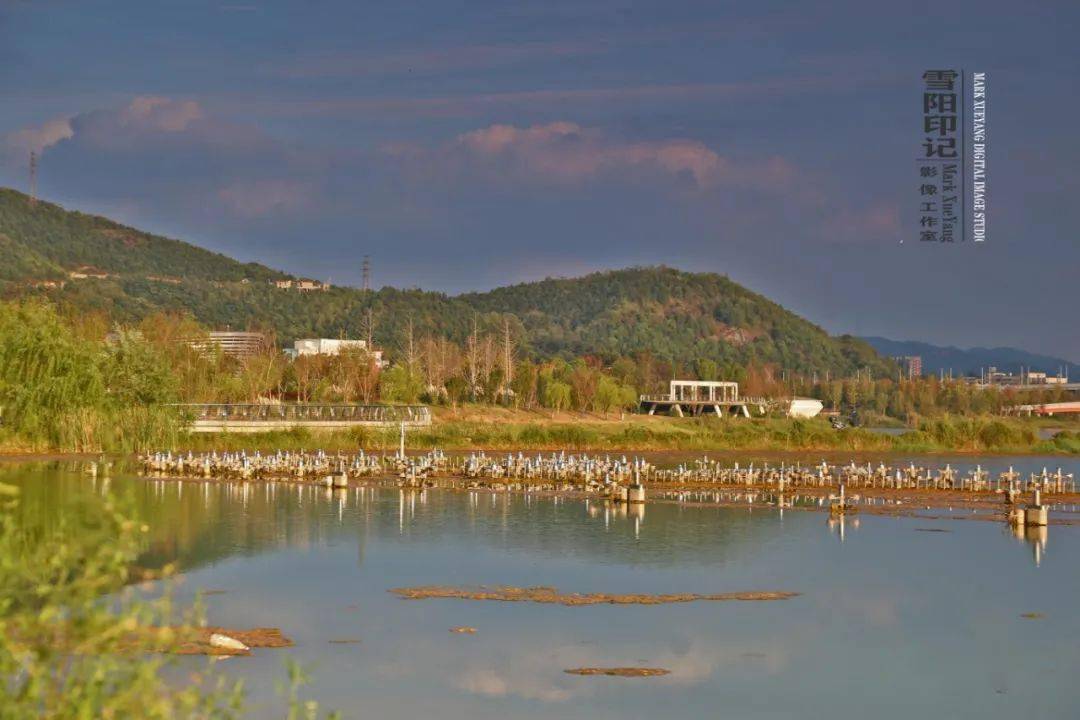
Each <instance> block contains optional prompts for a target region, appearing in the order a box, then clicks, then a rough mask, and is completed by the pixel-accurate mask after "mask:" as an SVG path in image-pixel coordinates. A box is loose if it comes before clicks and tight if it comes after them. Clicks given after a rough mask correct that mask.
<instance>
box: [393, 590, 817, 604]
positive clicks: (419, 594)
mask: <svg viewBox="0 0 1080 720" xmlns="http://www.w3.org/2000/svg"><path fill="white" fill-rule="evenodd" d="M390 592H392V593H394V594H395V595H397V596H398V597H400V598H402V599H404V600H426V599H431V598H436V599H444V600H446V599H449V600H493V601H498V602H535V603H547V604H556V605H569V606H576V605H664V604H668V603H685V602H699V601H707V602H722V601H726V600H744V601H749V600H762V601H764V600H789V599H791V598H793V597H796V596H798V595H799V593H797V592H787V591H775V590H754V591H749V592H730V593H716V594H700V593H668V594H660V595H648V594H642V593H625V594H612V593H561V592H559V591H558V590H557V589H556V588H552V587H542V586H541V587H529V588H520V587H511V586H499V587H493V588H488V587H484V586H481V587H476V588H456V587H447V586H441V585H426V586H421V587H411V588H393V589H391V590H390Z"/></svg>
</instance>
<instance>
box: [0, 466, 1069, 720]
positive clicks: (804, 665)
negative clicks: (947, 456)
mask: <svg viewBox="0 0 1080 720" xmlns="http://www.w3.org/2000/svg"><path fill="white" fill-rule="evenodd" d="M1007 462H1008V460H1006V463H1007ZM972 464H973V465H974V464H975V463H974V462H973V463H972ZM982 464H983V465H984V466H986V467H988V466H989V465H990V462H989V461H987V460H985V459H984V460H982ZM1014 464H1015V463H1014ZM1006 466H1007V464H1006ZM0 473H2V474H3V477H2V478H0V481H3V482H16V483H18V484H20V485H22V487H23V488H24V501H25V502H24V503H22V504H21V506H20V509H19V512H20V513H24V514H25V517H26V518H27V519H30V518H33V519H35V521H37V522H56V521H57V513H58V512H59V508H61V507H62V505H63V504H62V503H60V502H59V500H60V498H62V497H66V496H71V495H75V494H77V493H79V492H88V491H89V492H103V491H105V487H106V483H108V488H109V489H110V490H111V491H119V492H123V491H129V492H131V493H133V494H134V497H135V501H136V503H137V504H138V506H139V508H140V511H141V512H142V513H143V515H144V517H145V518H146V519H147V521H148V522H149V524H150V525H151V533H150V535H151V537H150V541H149V543H148V546H147V549H146V553H145V554H144V558H143V561H144V562H145V563H147V564H151V565H152V564H155V563H157V564H160V563H164V562H170V561H178V562H179V563H180V565H181V567H182V568H184V570H185V577H184V583H183V585H182V586H181V588H180V592H181V595H182V598H183V597H189V598H190V597H194V595H195V593H197V592H198V591H199V590H204V589H209V588H214V589H222V590H227V592H225V593H223V594H214V595H209V596H207V597H206V602H207V604H208V606H209V613H210V619H211V620H212V621H213V622H215V623H218V624H222V625H226V626H235V627H250V626H257V625H266V626H272V627H281V628H282V629H283V630H285V631H286V633H287V634H288V635H290V636H292V637H293V638H294V639H296V640H297V643H298V644H297V646H296V647H295V648H294V649H293V650H292V651H291V652H292V654H293V655H294V656H295V657H297V659H299V660H301V661H302V662H305V663H307V664H310V665H313V666H314V668H315V670H314V673H313V685H312V686H311V687H310V688H309V689H308V694H310V695H312V696H314V697H318V698H319V699H320V701H321V702H322V703H323V704H324V705H327V706H331V707H337V708H340V709H342V710H344V711H345V716H346V717H379V718H391V719H393V718H403V719H404V718H410V719H411V718H416V717H425V716H433V717H436V716H437V717H439V718H450V719H456V718H468V719H469V720H474V719H476V718H566V717H581V718H601V717H652V716H663V717H665V718H670V719H671V720H682V718H697V717H702V716H706V715H709V714H710V713H712V711H713V709H715V708H723V709H724V713H725V715H729V716H732V717H749V718H755V717H797V716H803V717H805V716H816V715H818V714H823V712H824V709H826V708H827V709H828V711H829V713H830V714H831V716H833V717H835V718H839V719H841V720H844V719H846V718H863V717H867V716H872V717H883V718H897V719H899V718H903V719H904V720H910V718H911V717H912V716H913V715H914V716H926V717H929V716H934V717H980V718H1011V717H1015V716H1018V715H1021V714H1025V715H1029V716H1033V717H1040V718H1042V717H1071V716H1073V715H1074V711H1075V708H1076V707H1077V706H1078V704H1080V689H1078V686H1077V684H1076V683H1072V682H1070V681H1068V672H1067V670H1068V669H1070V668H1074V667H1077V666H1078V662H1080V657H1078V655H1077V649H1076V646H1075V643H1071V642H1068V641H1067V640H1066V639H1067V638H1071V637H1076V636H1078V634H1080V620H1078V618H1077V613H1076V612H1075V608H1074V607H1073V605H1074V603H1075V598H1076V597H1077V596H1080V578H1078V575H1080V574H1078V573H1076V572H1075V569H1076V563H1075V558H1076V553H1077V552H1080V528H1078V527H1075V526H1069V525H1055V526H1054V527H1053V533H1054V535H1055V547H1054V552H1053V553H1049V554H1048V553H1047V537H1048V532H1047V528H1027V529H1025V530H1021V531H1014V530H1005V529H1004V527H1005V526H1004V525H1003V524H1002V523H990V522H971V521H958V520H956V521H954V520H949V519H947V518H948V517H950V513H948V512H947V511H946V510H935V511H933V513H932V514H935V515H938V516H940V517H941V519H927V518H925V517H922V518H910V517H879V516H876V515H874V514H872V513H871V512H870V509H871V508H872V506H870V505H866V506H864V508H865V509H863V511H862V512H861V513H860V514H856V515H846V516H840V517H830V516H828V515H827V514H825V513H822V512H816V511H815V512H807V511H805V510H804V509H802V508H804V507H807V504H808V503H816V502H818V501H819V500H820V498H810V497H807V496H802V495H800V494H798V493H784V494H775V495H772V496H769V497H763V496H761V495H758V496H755V497H754V498H750V497H749V495H748V494H745V493H744V494H742V495H738V496H737V497H735V498H734V499H733V503H734V504H733V506H731V507H720V506H716V505H699V504H695V503H693V502H687V503H682V504H678V503H675V502H656V503H652V504H649V505H647V506H642V505H630V506H627V505H625V504H621V503H620V504H609V503H607V502H604V501H601V500H597V499H569V498H553V497H550V496H544V495H539V494H536V495H534V494H512V493H498V492H489V491H486V490H485V491H472V492H460V493H454V492H444V491H437V490H435V491H433V490H418V491H409V490H399V489H397V488H389V487H388V488H373V487H350V488H347V489H338V490H333V489H327V488H322V487H315V486H310V485H296V484H288V483H265V484H259V483H239V482H238V483H186V482H179V481H175V480H164V479H154V480H139V479H137V478H135V477H133V476H131V475H128V474H126V473H125V472H124V470H123V468H120V467H113V468H110V469H109V471H108V472H107V473H106V472H105V470H104V468H100V469H99V471H98V472H97V474H96V475H95V474H94V473H92V472H90V471H88V470H86V469H85V467H83V466H73V465H65V464H36V465H33V466H29V467H28V466H22V467H19V468H14V467H3V468H0ZM957 514H959V513H957ZM918 530H934V532H917V531H918ZM941 530H946V531H947V532H941ZM1018 550H1019V551H1018ZM1032 560H1034V562H1033V561H1032ZM430 584H445V585H454V586H462V585H469V586H475V585H481V584H489V585H498V584H507V585H516V586H532V585H550V586H554V587H557V588H559V589H560V590H564V591H567V592H575V591H576V592H646V593H665V592H728V591H744V590H768V589H775V590H792V591H797V592H800V593H802V595H800V596H799V597H797V598H795V599H792V600H785V601H776V602H728V603H686V604H678V605H668V606H659V607H649V606H591V607H580V608H573V607H563V606H559V605H538V604H531V603H524V602H501V603H499V602H487V603H485V602H470V601H464V600H445V601H441V600H419V601H408V600H401V599H398V598H397V597H396V596H393V595H391V594H389V593H388V592H387V590H389V589H390V588H393V587H408V586H416V585H430ZM1025 613H1027V614H1032V613H1041V614H1044V615H1045V617H1046V619H1045V620H1043V621H1041V622H1035V621H1031V620H1028V619H1024V618H1022V617H1021V616H1022V615H1023V614H1025ZM456 626H470V627H475V628H477V633H476V634H475V635H459V634H454V633H450V632H449V631H448V630H449V628H452V627H456ZM344 637H355V638H360V639H361V640H362V642H361V643H359V644H332V643H331V642H330V641H332V640H334V639H340V638H344ZM1006 657H1007V658H1008V662H1007V663H1003V662H1002V658H1006ZM280 664H281V655H280V654H274V653H269V652H260V653H257V654H256V655H255V656H254V657H252V658H246V659H243V660H238V661H230V662H229V663H226V664H225V666H224V667H225V668H226V669H227V671H228V672H230V673H233V674H235V675H238V676H240V677H243V678H244V679H245V680H246V681H247V682H248V684H249V686H250V687H251V690H252V692H253V694H254V697H255V700H256V702H258V701H259V698H269V697H273V696H274V692H275V691H274V687H273V679H274V678H278V677H280ZM612 666H649V667H663V668H666V669H668V670H671V671H672V672H671V675H669V676H665V677H660V678H641V679H624V678H582V677H576V676H570V675H566V674H565V673H564V672H563V670H565V669H566V668H571V667H612ZM942 678H947V679H948V681H947V682H944V681H943V680H942ZM851 688H857V692H854V691H851ZM911 688H918V690H917V691H913V690H911ZM837 697H842V698H843V700H842V702H837V701H836V698H837ZM819 709H821V710H822V712H820V713H819V712H818V710H819ZM361 710H362V712H361ZM256 716H258V714H256Z"/></svg>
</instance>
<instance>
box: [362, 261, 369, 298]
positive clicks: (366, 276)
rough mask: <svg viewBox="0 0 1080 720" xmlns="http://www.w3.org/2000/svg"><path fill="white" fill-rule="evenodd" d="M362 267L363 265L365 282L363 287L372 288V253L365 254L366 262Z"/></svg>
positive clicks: (365, 288)
mask: <svg viewBox="0 0 1080 720" xmlns="http://www.w3.org/2000/svg"><path fill="white" fill-rule="evenodd" d="M362 267H363V274H362V277H363V282H362V284H361V287H363V289H364V290H370V289H371V256H370V255H365V256H364V264H363V266H362Z"/></svg>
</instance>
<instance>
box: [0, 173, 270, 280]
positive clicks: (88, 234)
mask: <svg viewBox="0 0 1080 720" xmlns="http://www.w3.org/2000/svg"><path fill="white" fill-rule="evenodd" d="M0 261H3V262H0V280H25V279H36V280H45V279H54V278H62V277H64V275H65V271H67V270H74V269H76V268H78V267H82V266H89V267H91V268H95V269H98V270H103V271H106V272H108V273H115V274H123V275H147V274H150V275H168V276H176V277H185V278H198V279H202V280H240V279H242V278H245V277H246V278H250V279H252V280H268V279H271V278H278V277H285V276H286V275H285V274H284V273H280V272H277V271H274V270H271V269H270V268H267V267H265V266H263V265H258V264H256V263H246V264H245V263H241V262H238V261H236V260H233V259H232V258H230V257H226V256H225V255H221V254H219V253H215V252H210V251H209V250H204V249H203V248H200V247H196V246H194V245H191V244H189V243H186V242H181V241H180V240H171V239H169V238H164V237H160V236H158V235H152V234H150V233H146V232H142V231H141V230H136V229H134V228H130V227H126V226H124V225H120V224H119V223H115V222H113V221H112V220H109V219H107V218H103V217H99V216H97V215H87V214H85V213H81V212H75V211H69V210H65V209H64V208H62V207H60V206H59V205H54V204H52V203H48V202H43V201H39V202H37V203H35V204H33V205H31V203H30V198H29V197H27V196H26V195H24V194H23V193H20V192H18V191H15V190H10V189H7V188H0Z"/></svg>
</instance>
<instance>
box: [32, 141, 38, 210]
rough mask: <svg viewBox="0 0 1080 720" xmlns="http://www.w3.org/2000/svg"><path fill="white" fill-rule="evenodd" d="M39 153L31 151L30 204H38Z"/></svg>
mask: <svg viewBox="0 0 1080 720" xmlns="http://www.w3.org/2000/svg"><path fill="white" fill-rule="evenodd" d="M37 166H38V159H37V153H36V152H34V151H33V150H31V151H30V204H31V205H37Z"/></svg>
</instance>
